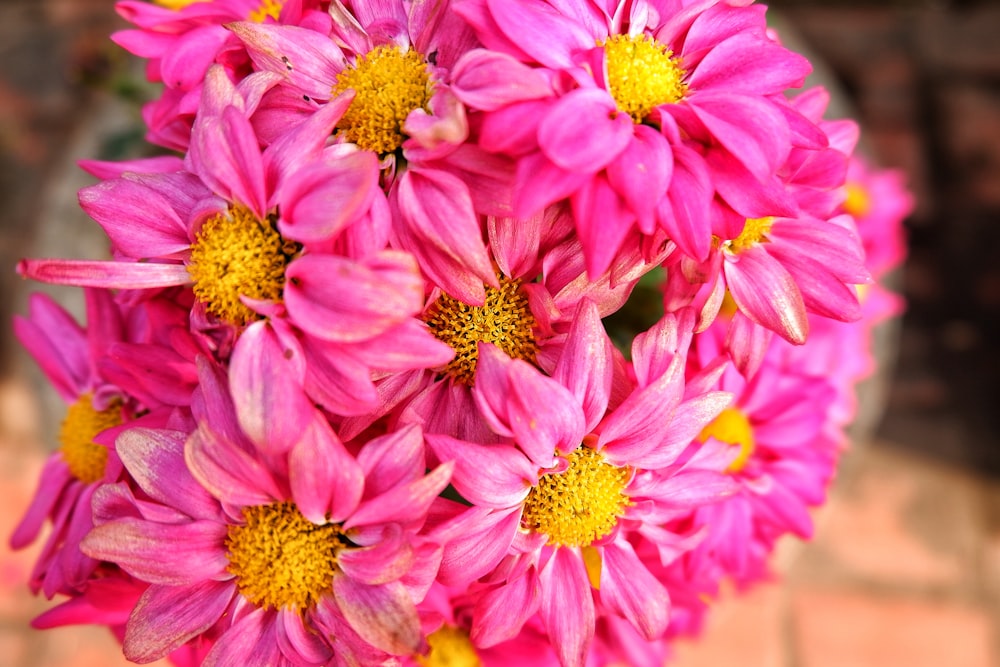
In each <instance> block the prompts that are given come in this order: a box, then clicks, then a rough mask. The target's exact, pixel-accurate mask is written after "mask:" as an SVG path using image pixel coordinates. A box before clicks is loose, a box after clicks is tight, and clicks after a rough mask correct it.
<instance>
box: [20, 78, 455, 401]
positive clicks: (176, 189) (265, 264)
mask: <svg viewBox="0 0 1000 667" xmlns="http://www.w3.org/2000/svg"><path fill="white" fill-rule="evenodd" d="M348 102H349V96H345V97H344V98H342V99H341V100H340V101H339V102H338V103H331V104H329V105H327V106H326V107H325V108H324V109H323V110H322V111H321V112H320V113H318V114H316V115H315V116H314V117H313V118H312V119H311V120H310V122H308V123H306V124H304V125H301V126H299V127H298V128H296V130H295V131H293V132H291V133H290V134H289V135H287V136H286V137H285V139H284V140H283V141H281V142H278V143H275V144H272V145H271V146H269V147H268V148H267V149H266V150H264V151H263V152H261V150H260V148H259V147H258V141H257V139H256V136H255V135H254V133H253V130H252V129H251V127H250V125H249V122H248V121H247V118H246V113H245V104H246V102H245V101H244V99H243V96H242V94H241V91H240V90H237V89H236V88H235V87H234V86H233V84H232V83H231V82H230V81H229V79H228V78H227V77H226V75H225V73H224V72H223V71H222V69H221V68H218V67H215V68H213V69H212V70H211V71H210V73H209V78H208V83H207V85H206V87H205V96H204V98H203V100H202V106H201V111H200V112H199V119H198V122H197V123H196V124H195V128H194V135H193V139H192V145H191V150H190V152H189V153H188V155H187V157H186V166H187V170H185V171H179V172H158V173H152V174H142V173H132V172H126V173H124V174H122V175H121V176H119V177H117V178H113V179H110V180H107V181H105V182H103V183H100V184H98V185H96V186H92V187H90V188H85V189H84V190H83V191H81V195H80V198H81V203H82V205H83V207H84V209H86V210H87V212H88V213H90V214H91V216H92V217H94V218H95V219H96V220H97V221H98V222H99V223H100V224H101V225H102V227H103V228H104V229H105V231H106V232H107V234H108V236H109V237H110V239H111V242H112V250H113V252H114V254H115V256H116V258H117V259H118V260H119V261H115V262H88V261H75V262H74V261H61V260H29V261H25V262H22V264H21V266H20V270H21V271H22V273H23V274H24V275H27V276H29V277H33V278H36V279H40V280H47V281H51V282H62V283H69V284H80V285H103V286H106V287H130V288H148V287H159V286H169V285H182V284H192V289H193V290H194V294H195V297H196V298H197V307H196V308H195V315H194V319H195V321H196V322H200V323H201V327H202V328H210V327H213V326H224V327H229V328H230V329H235V330H237V331H239V330H240V329H242V328H243V327H245V326H246V325H248V324H250V323H252V322H255V321H258V320H260V319H262V318H271V319H272V320H275V321H276V324H275V327H276V328H277V329H278V330H280V331H285V330H288V331H289V332H290V333H289V336H296V337H298V338H299V339H300V341H301V342H300V343H298V344H299V345H302V347H303V353H304V354H305V355H306V356H308V358H309V360H310V363H309V364H308V367H307V370H308V375H306V376H303V378H302V382H303V383H304V385H307V390H308V391H309V393H310V395H311V396H312V399H313V400H314V401H317V402H320V403H322V404H323V405H324V406H326V407H327V408H328V409H330V410H331V411H332V412H335V413H338V414H356V413H359V412H364V411H366V410H368V409H370V408H371V407H372V406H373V404H374V401H375V398H376V395H375V389H374V387H373V386H372V384H371V369H372V368H373V367H374V368H379V369H383V370H386V371H392V370H402V369H409V368H414V367H418V368H420V367H424V366H426V365H438V364H441V363H444V362H445V361H447V359H448V358H450V356H451V354H452V352H451V350H449V349H448V348H447V347H446V346H444V345H443V344H442V343H440V342H438V341H437V340H435V339H434V338H433V337H432V336H431V335H430V334H429V333H428V332H427V330H426V327H425V326H423V325H422V323H421V322H419V321H418V320H416V319H414V317H413V316H414V315H416V314H417V313H418V312H419V311H420V309H421V307H422V302H423V294H424V284H423V280H422V278H421V276H420V273H419V271H418V269H417V266H416V263H415V262H414V260H413V258H412V257H410V256H408V255H406V254H405V253H402V252H399V251H383V248H384V238H385V236H384V234H383V235H380V234H379V233H378V227H379V225H380V223H379V220H380V219H383V218H384V216H385V215H387V212H386V210H385V202H384V199H382V195H381V193H379V192H378V186H377V175H378V168H377V164H376V161H375V159H374V157H372V156H371V155H369V154H366V153H363V152H358V151H346V152H345V151H342V150H336V149H333V150H330V151H326V150H324V146H325V143H326V139H327V136H328V134H329V131H330V129H331V128H332V126H333V125H334V124H335V123H336V121H337V118H338V117H339V114H340V113H341V112H343V110H344V108H345V106H346V104H347V103H348ZM380 202H381V204H380ZM358 221H360V222H358ZM356 222H358V224H363V226H364V227H365V229H364V230H363V233H362V232H358V234H359V236H364V237H366V240H363V241H358V240H355V239H354V238H353V237H350V234H351V232H347V231H345V230H346V229H347V228H348V227H350V226H351V225H352V224H354V223H356ZM382 226H383V227H384V225H382ZM380 236H381V238H382V239H383V242H382V244H380V243H379V238H380ZM347 237H350V238H348V240H346V241H344V240H343V239H344V238H347ZM339 243H343V244H344V246H346V249H345V248H344V247H343V246H341V245H338V244H339ZM347 252H350V253H353V254H352V255H351V256H347V255H346V254H345V253H347ZM252 340H254V341H260V340H261V339H260V338H259V337H257V338H253V339H252ZM249 344H250V343H249V341H247V342H244V343H241V342H239V341H237V343H236V345H237V346H238V347H239V346H241V345H242V346H244V347H245V346H246V345H249ZM289 344H293V342H289Z"/></svg>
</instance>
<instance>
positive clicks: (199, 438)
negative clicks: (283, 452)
mask: <svg viewBox="0 0 1000 667" xmlns="http://www.w3.org/2000/svg"><path fill="white" fill-rule="evenodd" d="M184 460H185V461H186V462H187V465H188V469H189V470H190V471H191V474H192V475H194V477H195V479H197V480H198V481H199V482H200V483H201V485H202V486H204V487H205V488H206V489H208V491H209V493H211V494H212V495H213V496H215V497H216V498H218V499H219V500H221V501H222V502H224V503H229V504H232V505H268V504H270V503H273V502H275V501H276V500H278V499H279V498H282V497H283V495H284V494H282V493H281V491H280V490H279V488H278V486H277V484H276V483H275V481H274V479H273V478H272V477H271V473H270V472H269V470H268V469H267V466H265V465H264V463H263V462H262V461H261V460H259V457H256V456H251V455H250V454H249V453H247V452H246V451H244V450H242V449H240V448H238V447H236V446H235V445H233V444H231V443H229V442H227V441H226V440H224V439H222V438H219V437H218V436H217V435H216V434H215V433H214V432H213V431H212V430H211V429H209V428H207V427H205V426H204V425H202V426H199V427H198V429H197V430H196V431H195V432H194V433H192V434H191V436H190V437H189V438H188V440H187V443H186V444H185V447H184Z"/></svg>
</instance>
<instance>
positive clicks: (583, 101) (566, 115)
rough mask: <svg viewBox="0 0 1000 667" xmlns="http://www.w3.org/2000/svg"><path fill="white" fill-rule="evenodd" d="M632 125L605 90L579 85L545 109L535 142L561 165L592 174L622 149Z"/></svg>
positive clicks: (630, 135) (629, 138)
mask: <svg viewBox="0 0 1000 667" xmlns="http://www.w3.org/2000/svg"><path fill="white" fill-rule="evenodd" d="M570 119H572V121H571V122H570ZM633 125H634V124H633V122H632V118H631V117H630V116H629V115H628V114H625V113H618V112H617V108H616V107H615V102H614V100H613V99H612V98H611V96H610V95H608V93H607V92H606V91H603V90H601V89H599V88H580V89H578V90H575V91H573V92H571V93H569V94H568V95H565V96H563V97H561V98H560V99H559V101H558V102H556V103H555V104H553V105H552V106H551V107H550V108H549V109H548V111H547V112H546V115H545V118H543V119H542V122H541V123H540V124H539V126H538V144H539V146H540V147H541V149H542V152H543V153H544V154H545V156H546V157H547V158H549V159H550V160H552V162H553V163H554V164H555V165H557V166H559V167H561V168H562V169H566V170H569V171H575V172H585V173H589V174H593V173H596V172H598V171H600V170H601V169H603V168H604V167H606V166H607V165H608V163H610V162H611V161H612V160H614V159H615V158H617V157H618V155H619V154H620V153H621V152H622V151H624V150H625V149H626V147H627V146H628V145H629V142H630V141H631V140H632V134H633Z"/></svg>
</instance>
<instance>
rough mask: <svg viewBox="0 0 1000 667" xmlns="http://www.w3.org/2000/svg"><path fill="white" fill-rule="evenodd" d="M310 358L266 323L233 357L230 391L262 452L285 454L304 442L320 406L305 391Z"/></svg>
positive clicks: (253, 329)
mask: <svg viewBox="0 0 1000 667" xmlns="http://www.w3.org/2000/svg"><path fill="white" fill-rule="evenodd" d="M304 376H305V357H304V355H303V353H302V348H301V347H299V346H298V344H297V342H296V341H294V339H292V338H291V337H285V340H280V339H279V337H278V335H277V334H276V332H275V330H274V328H273V327H272V326H271V325H270V324H268V323H267V322H266V321H260V322H254V323H253V324H251V325H250V326H249V327H247V328H246V329H245V330H244V331H243V333H242V335H240V338H239V340H238V341H237V342H236V346H235V348H234V349H233V355H232V358H231V360H230V370H229V390H230V393H231V394H232V396H233V405H234V407H235V408H236V416H237V418H238V419H239V422H240V426H241V427H242V429H243V432H244V433H246V434H247V436H248V437H249V438H250V439H251V440H252V441H253V442H254V444H256V445H257V447H259V448H260V450H261V451H262V452H265V453H269V454H270V453H274V454H283V453H285V452H287V451H288V450H290V449H291V448H292V447H293V446H294V445H295V443H296V442H297V441H298V437H299V435H300V434H301V433H302V429H303V428H305V426H306V424H308V423H309V422H310V420H311V419H312V415H313V411H314V408H313V407H312V405H311V404H310V403H309V401H308V399H307V398H306V397H305V394H304V393H303V391H302V383H303V380H304Z"/></svg>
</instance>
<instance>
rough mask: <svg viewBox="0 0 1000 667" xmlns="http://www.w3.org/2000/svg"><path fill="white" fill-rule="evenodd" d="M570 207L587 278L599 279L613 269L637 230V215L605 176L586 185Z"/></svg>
mask: <svg viewBox="0 0 1000 667" xmlns="http://www.w3.org/2000/svg"><path fill="white" fill-rule="evenodd" d="M570 203H571V204H572V205H573V216H574V217H575V218H576V230H577V233H578V234H579V235H580V242H581V243H582V244H583V253H584V256H585V259H586V263H587V275H588V277H590V278H591V279H594V278H597V277H598V276H600V275H601V274H603V273H604V272H606V271H607V270H608V269H609V268H611V267H612V265H613V264H614V262H615V257H616V255H617V254H618V252H619V251H620V250H621V249H622V245H623V244H624V242H625V239H626V238H627V237H628V235H629V233H630V232H632V231H633V230H634V229H635V223H636V217H635V214H634V213H633V212H632V211H631V210H629V209H628V207H627V206H626V205H625V201H624V200H623V199H622V198H621V195H619V194H618V193H617V192H615V190H614V188H612V187H611V184H610V183H609V182H608V180H607V178H606V177H604V176H597V177H595V178H592V179H591V180H589V181H587V182H586V183H584V184H583V186H582V187H581V188H580V189H578V190H577V191H576V192H574V193H573V195H572V198H571V199H570Z"/></svg>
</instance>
